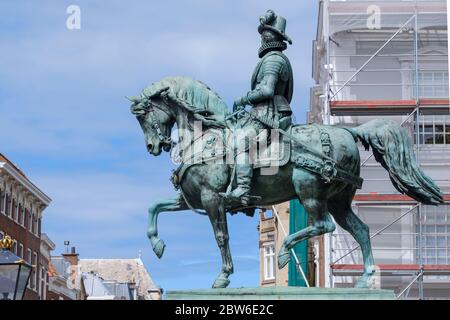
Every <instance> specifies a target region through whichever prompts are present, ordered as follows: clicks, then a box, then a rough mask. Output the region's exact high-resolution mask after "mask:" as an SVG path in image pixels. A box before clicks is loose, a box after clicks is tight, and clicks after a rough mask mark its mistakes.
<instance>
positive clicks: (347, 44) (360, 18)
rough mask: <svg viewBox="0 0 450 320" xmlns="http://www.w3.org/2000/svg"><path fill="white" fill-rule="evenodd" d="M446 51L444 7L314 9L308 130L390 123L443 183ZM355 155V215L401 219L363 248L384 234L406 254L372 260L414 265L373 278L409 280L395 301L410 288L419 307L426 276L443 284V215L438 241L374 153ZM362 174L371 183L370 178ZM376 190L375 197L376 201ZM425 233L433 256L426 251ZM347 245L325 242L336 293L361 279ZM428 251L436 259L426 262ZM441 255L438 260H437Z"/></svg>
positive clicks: (449, 248) (448, 253) (398, 4)
mask: <svg viewBox="0 0 450 320" xmlns="http://www.w3.org/2000/svg"><path fill="white" fill-rule="evenodd" d="M447 48H448V41H447V15H446V4H445V1H370V2H368V1H345V2H342V1H331V0H323V1H320V5H319V24H318V31H317V37H316V41H315V43H314V54H313V77H314V79H315V80H316V83H317V84H318V85H317V86H316V87H314V88H313V89H312V90H311V112H310V115H309V117H310V121H312V122H315V121H321V122H323V123H325V124H336V125H340V124H342V125H346V126H348V125H349V124H350V125H352V124H353V125H358V124H359V123H358V122H360V121H361V119H370V117H380V116H383V117H393V119H395V120H397V121H398V122H399V123H401V124H402V125H403V126H405V128H407V129H408V131H409V132H410V136H411V138H412V139H413V141H414V143H415V152H416V157H417V161H418V163H419V164H421V165H425V166H426V165H427V163H428V162H430V161H431V162H432V165H433V166H437V165H439V166H440V169H439V170H441V169H442V168H444V170H447V171H448V173H449V174H447V175H450V168H449V166H448V163H449V161H442V163H440V164H439V163H438V162H437V161H436V158H439V157H442V155H443V154H444V155H445V154H447V152H448V151H450V125H447V121H448V122H449V123H450V117H448V115H449V114H450V112H449V111H450V109H449V98H448V94H449V83H448V49H447ZM316 106H319V108H317V107H316ZM358 117H360V118H361V119H359V118H358ZM355 118H356V119H357V120H356V121H354V119H355ZM447 141H448V142H447ZM428 145H433V148H429V147H430V146H428ZM436 146H437V147H436ZM447 147H448V148H449V149H447ZM439 148H440V149H439ZM422 152H424V156H422ZM361 155H362V158H363V159H364V160H363V161H362V162H361V166H362V168H364V170H365V171H364V170H362V172H363V173H364V172H365V173H368V174H369V177H364V178H365V182H366V183H365V184H366V185H367V184H369V186H365V187H364V189H363V190H362V191H361V192H360V193H358V194H357V195H356V196H355V199H354V200H356V203H357V204H358V205H359V206H362V207H363V206H375V207H376V206H378V207H379V208H382V207H383V206H385V207H387V206H396V208H397V209H398V210H399V211H400V212H401V214H400V215H399V216H397V217H394V218H393V219H391V221H389V223H387V224H386V225H384V226H380V228H379V229H378V230H377V231H376V232H374V233H373V234H371V239H374V238H379V237H380V236H382V235H384V236H391V237H392V236H397V237H400V238H402V237H409V240H408V241H406V242H407V243H409V247H408V246H404V245H401V246H399V247H393V246H387V247H386V246H385V247H377V246H374V248H373V249H374V252H375V253H376V252H377V250H381V251H385V252H388V251H391V252H393V251H400V254H401V255H402V256H403V258H402V259H400V260H401V262H403V261H404V260H410V261H411V262H414V263H407V264H405V263H398V264H380V265H378V273H379V275H380V276H381V277H383V278H384V277H388V276H400V277H407V278H409V279H408V280H406V281H403V280H402V281H401V284H402V285H403V284H404V285H403V287H400V288H399V289H398V292H397V296H398V298H399V299H404V298H410V292H411V288H413V286H415V285H417V297H418V298H419V299H424V298H425V294H424V277H427V276H428V277H435V278H436V279H438V280H439V278H440V277H441V280H442V277H448V276H450V210H449V208H448V206H444V207H445V208H446V209H444V211H446V213H445V222H446V223H447V222H448V224H447V225H445V224H444V225H443V226H444V227H445V230H444V231H445V233H443V232H441V231H442V230H441V229H439V232H438V227H437V226H435V229H434V233H432V232H431V226H430V225H429V219H428V217H429V216H428V214H429V212H431V211H430V210H431V209H430V208H429V207H428V206H423V205H421V204H420V203H417V202H415V201H414V200H412V199H411V198H409V197H407V196H404V195H401V194H399V193H398V192H397V191H395V190H393V188H392V187H390V182H389V179H388V177H384V178H383V177H381V178H380V177H378V176H377V174H378V171H377V170H378V169H379V167H380V166H379V165H378V164H376V162H375V161H373V159H372V154H369V153H367V152H361ZM433 157H434V158H433ZM430 159H431V160H430ZM422 160H423V162H422ZM377 168H378V169H377ZM370 173H373V174H374V175H375V176H373V177H370ZM435 180H436V182H437V183H438V185H439V186H441V188H443V189H444V193H447V194H448V193H449V191H450V183H449V181H450V180H449V179H448V178H447V177H445V175H444V176H443V179H440V178H439V179H435ZM376 186H378V189H380V190H377V191H376V192H375V191H374V189H377V188H376ZM372 188H373V189H372ZM384 189H386V190H384ZM380 191H381V192H380ZM445 200H446V202H449V201H450V197H449V196H448V195H446V196H445ZM358 208H359V207H358ZM397 209H396V210H397ZM402 211H403V212H402ZM406 219H409V220H410V221H411V222H412V224H413V226H414V228H413V230H410V232H408V233H405V232H402V231H403V230H402V229H401V228H400V232H389V230H390V229H392V228H393V227H395V226H397V225H398V224H399V223H401V222H402V221H404V220H406ZM433 234H434V236H435V238H434V239H435V247H431V245H429V243H428V240H429V239H433ZM442 237H444V239H445V245H443V244H442V243H441V240H442ZM339 239H341V241H339ZM342 239H343V240H342ZM348 239H349V238H348V233H346V232H343V231H342V230H338V231H336V232H334V233H333V234H332V235H331V236H329V237H328V240H327V247H328V253H329V257H328V260H329V266H330V270H329V284H330V286H334V285H335V277H353V276H356V275H360V274H361V273H362V265H361V264H358V263H359V262H360V260H361V259H360V257H358V256H357V255H356V253H357V252H358V249H359V246H354V245H352V244H350V243H349V240H348ZM402 239H403V238H402ZM402 242H405V241H404V240H402ZM424 242H425V243H424ZM438 242H439V245H438ZM430 243H431V240H430ZM432 250H434V251H435V253H436V256H435V258H434V260H433V259H431V258H430V259H429V257H432V255H430V254H429V252H431V251H432ZM444 251H445V259H446V260H445V261H444V260H442V258H440V257H444V256H443V255H442V256H441V253H442V252H444ZM405 252H409V253H405ZM425 254H426V256H425ZM336 256H337V257H336ZM405 256H407V258H404V257H405ZM343 262H344V263H343ZM346 262H347V263H346ZM432 262H434V263H432ZM438 262H439V263H438ZM443 262H445V263H443ZM449 279H450V278H447V279H444V280H445V281H447V282H449V281H450V280H449Z"/></svg>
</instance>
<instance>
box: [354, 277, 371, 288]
mask: <svg viewBox="0 0 450 320" xmlns="http://www.w3.org/2000/svg"><path fill="white" fill-rule="evenodd" d="M374 287H375V275H374V274H367V273H365V274H363V275H362V276H361V278H359V279H358V281H357V282H356V284H355V288H358V289H373V288H374Z"/></svg>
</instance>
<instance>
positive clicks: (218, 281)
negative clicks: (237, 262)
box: [212, 277, 230, 289]
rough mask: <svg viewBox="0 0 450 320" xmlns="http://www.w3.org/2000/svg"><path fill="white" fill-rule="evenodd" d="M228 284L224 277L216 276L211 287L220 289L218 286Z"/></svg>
mask: <svg viewBox="0 0 450 320" xmlns="http://www.w3.org/2000/svg"><path fill="white" fill-rule="evenodd" d="M229 284H230V280H229V279H227V278H224V277H219V278H217V279H216V280H215V281H214V283H213V285H212V287H213V289H220V288H226V287H228V285H229Z"/></svg>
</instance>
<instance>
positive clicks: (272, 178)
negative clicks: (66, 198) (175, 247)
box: [129, 77, 443, 288]
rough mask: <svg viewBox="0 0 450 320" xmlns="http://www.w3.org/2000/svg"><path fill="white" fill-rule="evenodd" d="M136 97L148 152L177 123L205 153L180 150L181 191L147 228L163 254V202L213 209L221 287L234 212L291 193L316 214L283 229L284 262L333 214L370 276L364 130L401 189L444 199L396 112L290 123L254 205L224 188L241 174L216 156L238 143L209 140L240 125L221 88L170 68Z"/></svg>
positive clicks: (366, 282) (363, 282)
mask: <svg viewBox="0 0 450 320" xmlns="http://www.w3.org/2000/svg"><path fill="white" fill-rule="evenodd" d="M129 99H130V100H131V101H132V106H131V112H132V113H133V114H134V115H135V116H136V117H137V120H138V121H139V123H140V125H141V128H142V130H143V132H144V136H145V145H146V147H147V150H148V152H149V153H150V154H152V155H154V156H158V155H160V154H161V152H162V151H163V150H164V151H167V152H169V151H171V150H172V149H173V146H174V143H173V142H172V139H171V135H172V130H174V128H175V126H176V128H177V131H178V136H179V137H178V142H179V143H182V142H183V141H184V142H186V141H191V142H189V143H188V144H193V145H195V146H196V148H197V149H198V150H200V151H199V152H200V153H201V154H202V156H200V158H199V159H200V161H187V160H186V159H191V158H192V156H195V155H196V154H197V153H196V152H193V153H192V152H191V154H190V156H189V157H183V155H182V159H185V161H184V162H182V163H181V165H180V166H179V167H178V169H177V170H175V172H174V174H173V175H172V182H173V183H174V184H175V187H176V188H177V189H178V190H179V193H178V195H177V196H175V197H173V198H171V199H167V200H162V201H156V202H154V203H153V204H151V205H150V208H149V210H148V229H147V236H148V238H149V239H150V243H151V245H152V248H153V251H154V252H155V254H156V255H157V256H158V258H161V257H162V255H163V252H164V248H165V244H164V242H163V240H161V239H160V238H159V236H158V228H157V218H158V215H159V214H160V213H161V212H164V211H172V212H173V211H182V210H186V209H191V210H193V211H195V212H197V213H200V214H205V215H207V216H208V217H209V219H210V221H211V224H212V227H213V230H214V235H215V238H216V240H217V245H218V246H219V249H220V253H221V257H222V268H221V271H220V273H219V275H218V276H217V278H216V279H215V281H214V283H213V286H212V287H213V288H225V287H227V286H228V284H229V283H230V280H229V279H228V278H229V276H230V274H232V273H233V262H232V257H231V253H230V248H229V244H228V240H229V236H228V228H227V215H226V213H227V212H229V213H236V212H242V213H245V214H247V215H250V216H251V215H252V214H253V212H254V210H255V208H258V207H265V206H269V205H275V204H279V203H282V202H285V201H288V200H292V199H298V200H299V201H300V203H301V204H302V205H303V206H304V208H305V211H306V212H307V213H308V215H309V216H310V217H311V218H312V224H311V225H310V226H308V227H307V228H305V229H303V230H300V231H297V232H295V233H294V234H291V235H288V236H287V237H286V238H285V239H284V241H283V243H282V245H281V248H280V251H279V253H278V267H279V268H283V267H284V266H286V264H287V263H288V262H289V260H290V250H291V249H292V248H293V247H294V246H295V245H296V244H297V243H299V242H300V241H304V240H307V239H309V238H311V237H314V236H319V235H322V234H325V233H329V232H332V231H333V230H335V224H334V221H335V222H336V223H337V224H338V225H340V226H341V227H342V228H343V229H344V230H346V231H348V232H349V233H350V234H351V235H352V236H353V238H354V239H355V240H356V241H357V243H358V244H359V245H360V246H361V250H362V254H363V260H364V272H363V275H362V276H361V277H360V278H359V280H358V281H357V283H356V287H360V288H364V287H369V286H370V284H371V282H372V281H373V279H374V273H375V266H374V259H373V256H372V248H371V244H370V237H369V227H368V226H367V225H366V224H365V223H364V222H363V221H361V220H360V219H359V218H358V216H357V215H356V214H355V213H354V212H353V210H352V207H351V203H352V199H353V197H354V195H355V192H356V190H357V189H358V188H361V185H362V182H363V180H362V179H361V177H360V155H359V150H358V146H357V141H358V140H359V141H361V142H362V144H363V145H364V146H365V148H366V149H367V150H368V149H369V147H371V148H372V152H373V154H374V156H375V159H376V161H377V162H379V163H380V164H381V165H382V166H383V167H384V168H385V169H386V170H387V171H388V172H389V177H390V180H391V182H392V184H393V185H394V186H395V188H396V189H397V190H398V191H399V192H401V193H403V194H406V195H408V196H410V197H411V198H413V199H415V200H417V201H419V202H421V203H424V204H431V205H438V204H440V203H442V202H443V195H442V192H441V190H440V189H439V188H438V187H437V186H436V184H435V183H434V182H433V180H431V179H430V178H429V177H428V176H427V175H426V174H425V173H424V172H423V171H422V170H421V169H420V168H419V166H418V165H417V162H416V160H415V156H414V154H413V150H412V146H411V143H410V141H409V137H408V134H407V132H406V130H405V129H404V128H403V127H401V126H400V125H399V124H397V123H396V122H394V121H390V120H383V119H377V120H372V121H369V122H367V123H365V124H363V125H361V126H358V127H355V128H340V127H336V126H331V125H319V124H310V125H293V126H291V127H290V128H289V129H287V130H286V131H285V132H284V133H285V134H284V135H283V137H282V139H281V140H282V142H281V143H280V145H285V146H286V145H287V146H288V148H285V149H286V150H285V151H284V152H283V157H282V158H283V159H286V154H287V155H288V157H287V159H286V161H280V162H279V164H280V167H279V168H278V170H277V171H276V172H275V173H274V174H272V175H268V174H262V170H263V169H264V168H263V167H262V166H260V167H258V166H255V169H254V173H253V178H252V187H251V194H252V195H254V196H253V197H251V198H250V201H249V203H248V205H247V206H243V205H242V204H241V203H239V202H237V203H228V202H227V201H226V199H225V198H224V197H223V196H222V194H224V193H226V191H227V188H229V187H230V185H231V184H232V183H233V181H234V177H233V175H234V170H233V167H234V165H233V164H232V163H231V164H230V163H226V162H224V161H211V159H215V160H223V159H224V158H225V157H226V155H227V153H229V152H231V150H230V149H232V148H231V147H227V146H225V147H223V148H214V147H213V148H210V147H211V145H213V146H215V147H217V146H218V144H219V143H218V141H219V140H221V139H220V137H222V138H223V137H226V136H227V135H228V136H230V135H231V136H232V135H233V130H234V129H235V128H233V121H232V120H230V112H229V111H228V108H227V105H226V104H225V103H224V102H223V101H222V100H221V98H220V97H219V96H218V95H217V94H216V93H215V92H213V91H212V90H211V89H210V88H209V87H207V86H206V85H205V84H203V83H201V82H199V81H196V80H193V79H190V78H186V77H168V78H165V79H163V80H161V81H159V82H156V83H154V84H152V85H151V86H149V87H147V88H146V89H144V90H143V91H142V93H141V95H140V96H139V97H133V98H129ZM231 118H232V117H231ZM196 123H197V124H198V123H200V124H201V125H202V131H201V134H200V135H199V134H198V132H197V133H195V131H196V128H197V127H198V125H196ZM226 132H228V134H227V133H226ZM230 132H231V134H230ZM205 133H207V134H205ZM199 137H200V138H199ZM222 140H226V138H223V139H222ZM192 141H193V142H192ZM185 144H186V143H185ZM194 149H195V148H194ZM208 150H213V151H208ZM182 151H183V150H181V152H180V153H183V152H182ZM206 151H208V152H209V153H208V152H206ZM214 151H216V152H214ZM205 152H206V153H207V154H208V155H207V156H206V157H205V156H204V154H205ZM332 217H333V218H334V221H333V219H332Z"/></svg>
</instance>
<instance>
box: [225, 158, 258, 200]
mask: <svg viewBox="0 0 450 320" xmlns="http://www.w3.org/2000/svg"><path fill="white" fill-rule="evenodd" d="M252 176H253V167H252V165H251V164H236V180H237V187H236V189H234V190H233V191H231V193H230V195H229V198H230V199H232V200H235V201H240V202H241V203H242V204H243V205H245V206H246V205H248V202H249V200H250V198H249V194H248V193H249V191H250V186H251V182H252Z"/></svg>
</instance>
